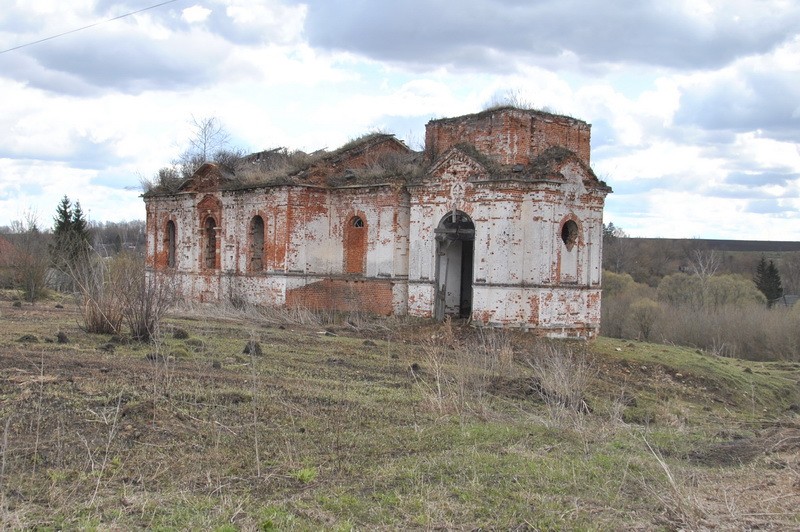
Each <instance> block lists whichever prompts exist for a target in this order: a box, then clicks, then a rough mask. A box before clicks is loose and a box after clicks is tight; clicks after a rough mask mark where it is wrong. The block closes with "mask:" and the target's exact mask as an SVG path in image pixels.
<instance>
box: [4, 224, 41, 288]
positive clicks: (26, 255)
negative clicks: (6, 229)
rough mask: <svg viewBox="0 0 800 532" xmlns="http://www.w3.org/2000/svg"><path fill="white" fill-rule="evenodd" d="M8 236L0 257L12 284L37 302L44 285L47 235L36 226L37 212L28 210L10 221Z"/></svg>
mask: <svg viewBox="0 0 800 532" xmlns="http://www.w3.org/2000/svg"><path fill="white" fill-rule="evenodd" d="M9 238H10V241H11V242H10V243H11V245H10V246H9V249H8V250H7V252H6V253H5V254H4V255H6V256H5V257H3V258H2V259H3V262H4V263H5V266H7V267H8V268H9V269H10V270H11V274H12V283H13V285H14V286H15V287H16V288H19V289H20V290H22V293H23V295H24V297H25V299H26V300H27V301H30V302H33V301H36V300H37V299H40V298H41V297H42V296H44V294H45V291H46V288H47V270H48V267H49V265H50V256H49V254H48V247H47V246H48V240H49V238H50V235H49V234H47V233H45V232H43V231H42V230H41V229H39V224H38V220H37V217H36V214H35V213H34V212H33V211H28V212H27V213H25V217H24V219H23V220H15V221H13V222H12V223H11V234H10V235H9Z"/></svg>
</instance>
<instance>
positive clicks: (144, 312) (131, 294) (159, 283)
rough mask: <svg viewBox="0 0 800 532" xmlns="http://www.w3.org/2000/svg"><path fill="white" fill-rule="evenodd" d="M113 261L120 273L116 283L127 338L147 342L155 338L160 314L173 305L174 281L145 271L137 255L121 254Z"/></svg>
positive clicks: (175, 288) (160, 273)
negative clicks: (127, 333) (129, 333)
mask: <svg viewBox="0 0 800 532" xmlns="http://www.w3.org/2000/svg"><path fill="white" fill-rule="evenodd" d="M113 260H114V263H115V265H116V268H117V269H118V270H119V271H120V273H121V277H118V278H116V280H117V281H118V283H119V284H118V290H119V293H120V294H121V298H122V302H123V315H124V317H125V321H126V323H127V324H128V327H129V328H130V331H131V336H132V337H133V338H135V339H136V340H139V341H149V340H151V339H152V338H153V337H154V336H155V335H156V333H157V331H158V326H159V324H160V322H161V319H162V318H163V317H164V314H166V312H167V310H169V308H170V307H171V306H172V305H173V304H174V303H175V299H176V297H177V293H178V290H177V287H176V283H175V279H174V277H173V276H172V275H170V274H169V273H167V272H159V273H158V274H155V273H150V272H147V271H145V265H144V259H143V258H142V257H141V256H139V255H134V254H129V253H123V254H120V255H117V256H116V257H115V258H114V259H113Z"/></svg>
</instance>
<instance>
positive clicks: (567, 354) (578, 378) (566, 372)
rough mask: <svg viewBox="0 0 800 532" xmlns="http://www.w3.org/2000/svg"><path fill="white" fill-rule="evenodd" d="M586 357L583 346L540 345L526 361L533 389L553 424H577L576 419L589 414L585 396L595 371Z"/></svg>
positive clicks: (550, 343)
mask: <svg viewBox="0 0 800 532" xmlns="http://www.w3.org/2000/svg"><path fill="white" fill-rule="evenodd" d="M588 354H589V350H588V347H587V346H586V344H577V343H566V342H542V343H540V344H538V345H537V348H536V349H535V351H534V353H533V355H532V356H531V357H530V358H529V359H528V364H529V365H530V367H531V368H532V369H533V375H534V379H535V386H534V389H536V391H537V392H538V393H539V395H540V396H541V398H542V401H544V403H545V404H546V405H547V407H548V410H549V413H550V418H551V419H552V420H553V421H554V422H556V423H562V422H564V421H566V420H571V421H573V422H577V421H579V418H578V417H577V416H579V415H580V414H584V413H588V411H589V407H588V405H587V404H586V400H585V396H586V391H587V389H588V387H589V383H590V381H591V379H592V378H593V376H594V375H595V373H596V369H594V368H593V367H592V365H591V363H590V362H589V360H588Z"/></svg>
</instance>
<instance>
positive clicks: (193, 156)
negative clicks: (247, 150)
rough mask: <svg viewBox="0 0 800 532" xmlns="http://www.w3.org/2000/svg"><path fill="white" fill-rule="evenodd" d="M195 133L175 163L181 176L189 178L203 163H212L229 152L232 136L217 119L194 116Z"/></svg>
mask: <svg viewBox="0 0 800 532" xmlns="http://www.w3.org/2000/svg"><path fill="white" fill-rule="evenodd" d="M191 123H192V127H193V133H192V136H191V137H189V146H188V147H187V148H186V150H184V152H183V153H182V154H181V155H180V156H179V157H178V159H177V160H176V161H175V164H176V165H178V166H179V167H180V169H181V174H183V176H184V177H188V176H190V175H192V174H193V173H194V171H195V170H197V168H199V167H200V165H202V164H203V163H205V162H207V161H210V160H212V159H214V158H215V157H217V156H218V155H219V154H224V153H226V152H227V151H228V150H227V148H228V143H229V141H230V138H231V136H230V134H229V133H228V131H227V130H226V129H225V127H224V126H223V125H222V122H220V120H219V119H218V118H217V117H214V116H211V117H206V118H200V119H198V118H196V117H194V116H192V120H191Z"/></svg>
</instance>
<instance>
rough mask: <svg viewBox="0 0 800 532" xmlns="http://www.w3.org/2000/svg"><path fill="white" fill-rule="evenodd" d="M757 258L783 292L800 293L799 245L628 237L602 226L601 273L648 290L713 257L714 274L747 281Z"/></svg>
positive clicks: (789, 242) (752, 274)
mask: <svg viewBox="0 0 800 532" xmlns="http://www.w3.org/2000/svg"><path fill="white" fill-rule="evenodd" d="M761 257H764V258H765V259H766V260H768V261H769V260H772V261H774V263H775V265H776V266H777V268H778V271H779V273H780V277H781V281H782V283H783V289H784V293H785V294H800V242H791V241H763V240H711V239H700V238H692V239H680V238H632V237H628V236H626V235H625V233H624V232H623V231H621V230H619V229H618V228H615V227H614V225H613V224H609V225H608V226H605V227H604V238H603V269H604V270H608V271H611V272H614V273H627V274H630V275H631V277H633V279H634V280H635V281H636V282H638V283H644V284H647V285H649V286H652V287H656V286H658V283H659V282H660V281H661V279H662V278H664V277H665V276H667V275H670V274H673V273H677V272H686V273H692V271H693V267H694V265H696V264H697V262H698V259H700V260H701V261H702V260H703V259H706V260H708V259H713V262H714V263H715V266H716V272H715V273H717V274H728V273H729V274H738V275H741V276H743V277H747V278H748V279H752V278H753V277H754V276H755V274H756V268H757V266H758V263H759V261H760V260H761Z"/></svg>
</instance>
